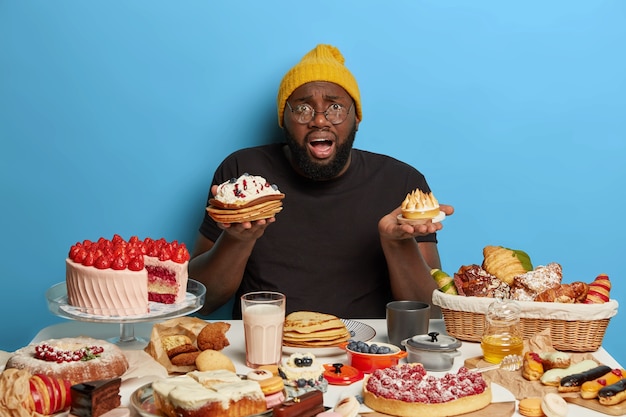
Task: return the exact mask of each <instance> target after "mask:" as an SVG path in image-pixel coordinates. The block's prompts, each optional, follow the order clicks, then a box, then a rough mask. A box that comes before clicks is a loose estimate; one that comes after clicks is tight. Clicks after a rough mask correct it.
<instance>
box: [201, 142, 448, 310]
mask: <svg viewBox="0 0 626 417" xmlns="http://www.w3.org/2000/svg"><path fill="white" fill-rule="evenodd" d="M282 147H283V145H281V144H272V145H264V146H259V147H254V148H247V149H243V150H240V151H237V152H235V153H233V154H231V155H230V156H228V157H227V158H226V159H225V160H224V161H223V162H222V164H221V165H220V166H219V167H218V169H217V170H216V172H215V176H214V178H213V183H212V184H221V183H223V182H225V181H227V180H229V179H231V178H237V177H239V176H240V175H242V174H244V173H246V172H247V173H249V174H251V175H260V176H262V177H265V178H266V179H267V180H268V181H269V182H270V183H272V184H276V185H277V186H278V188H279V190H280V191H281V192H282V193H284V194H285V199H284V200H283V210H282V211H281V212H280V213H278V214H277V215H276V222H274V223H273V224H271V225H269V226H268V227H267V229H265V233H264V234H263V236H262V237H261V238H260V239H258V240H257V242H256V244H255V246H254V249H253V251H252V254H251V255H250V258H249V259H248V263H247V266H246V269H245V273H244V277H243V281H242V283H241V285H240V287H239V290H238V291H237V297H239V296H241V294H244V293H246V292H250V291H259V290H273V291H279V292H282V293H283V294H285V295H286V296H287V313H289V312H292V311H300V310H309V311H319V312H324V313H329V314H333V315H336V316H337V317H342V318H384V317H385V305H386V303H387V302H388V301H391V299H392V297H391V288H390V285H389V274H388V270H387V264H386V261H385V256H384V254H383V251H382V247H381V245H380V236H379V233H378V222H379V220H380V219H381V218H382V217H383V216H384V215H386V214H389V213H390V212H391V211H392V210H394V209H395V208H397V207H398V206H399V205H400V203H401V202H402V201H403V200H404V198H405V197H406V195H407V194H408V193H409V192H411V191H412V190H414V189H416V188H420V189H422V190H423V191H424V192H430V188H429V187H428V184H427V182H426V179H425V178H424V176H423V175H422V174H421V173H420V172H419V171H417V170H416V169H415V168H413V167H411V166H409V165H407V164H405V163H403V162H400V161H398V160H396V159H393V158H391V157H388V156H385V155H380V154H375V153H371V152H366V151H361V150H357V149H353V150H352V159H351V163H350V166H349V168H348V170H347V171H346V173H345V174H344V175H342V176H341V177H339V178H336V179H333V180H330V181H322V182H320V181H311V180H308V179H306V178H304V177H302V176H300V175H298V174H296V173H295V171H294V170H293V168H292V167H291V166H290V164H289V162H288V161H287V159H286V157H285V155H284V153H283V150H282ZM209 197H210V195H209ZM207 205H208V203H207ZM200 233H202V235H204V236H205V237H206V238H207V239H209V240H212V241H214V242H215V241H216V240H217V238H218V237H219V235H220V233H222V230H221V229H219V228H218V227H217V225H216V224H215V222H214V221H213V220H212V219H211V218H210V217H209V216H208V215H206V214H205V218H204V221H203V223H202V225H201V227H200ZM417 240H418V241H427V242H436V234H432V235H428V236H424V237H420V238H418V239H417ZM207 291H210V288H209V289H207ZM240 307H241V306H240V303H239V302H238V299H237V300H236V302H235V304H234V307H233V317H234V318H241V311H240Z"/></svg>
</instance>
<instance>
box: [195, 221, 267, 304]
mask: <svg viewBox="0 0 626 417" xmlns="http://www.w3.org/2000/svg"><path fill="white" fill-rule="evenodd" d="M254 244H255V242H254V241H241V240H236V239H232V238H230V237H229V236H228V234H226V233H222V235H221V236H220V237H219V238H218V239H217V241H216V242H215V244H214V245H213V247H212V248H211V249H209V250H207V251H206V252H203V253H201V254H199V255H196V256H194V258H193V259H191V260H190V261H189V277H190V278H192V279H195V280H197V281H200V282H201V283H203V284H204V285H205V286H206V288H207V292H206V296H205V302H204V306H203V307H202V309H200V312H201V313H202V314H209V313H211V312H213V311H215V310H216V309H218V308H219V307H221V306H222V305H224V304H225V303H226V302H227V301H228V300H229V299H230V298H231V297H232V296H233V295H234V294H235V292H236V291H237V288H239V284H240V283H241V279H242V278H243V273H244V270H245V267H246V263H247V261H248V257H249V256H250V253H252V249H253V248H254Z"/></svg>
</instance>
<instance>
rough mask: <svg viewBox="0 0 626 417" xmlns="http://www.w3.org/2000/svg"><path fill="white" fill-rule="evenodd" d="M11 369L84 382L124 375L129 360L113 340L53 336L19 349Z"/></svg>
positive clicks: (72, 381) (10, 366) (10, 359)
mask: <svg viewBox="0 0 626 417" xmlns="http://www.w3.org/2000/svg"><path fill="white" fill-rule="evenodd" d="M10 368H16V369H24V370H27V371H29V372H30V373H31V374H32V375H35V374H44V375H47V376H49V377H53V378H59V379H62V380H67V381H71V383H72V384H80V383H83V382H88V381H97V380H101V379H109V378H117V377H120V376H122V375H123V374H124V373H125V372H126V370H127V369H128V361H127V359H126V356H124V354H123V353H122V351H121V350H120V348H119V347H117V346H116V345H114V344H112V343H109V342H107V341H105V340H99V339H93V338H89V337H74V338H61V339H49V340H45V341H42V342H40V343H36V344H31V345H28V346H25V347H23V348H21V349H18V350H16V351H15V353H14V354H13V356H11V357H10V358H9V360H8V361H7V363H6V369H10Z"/></svg>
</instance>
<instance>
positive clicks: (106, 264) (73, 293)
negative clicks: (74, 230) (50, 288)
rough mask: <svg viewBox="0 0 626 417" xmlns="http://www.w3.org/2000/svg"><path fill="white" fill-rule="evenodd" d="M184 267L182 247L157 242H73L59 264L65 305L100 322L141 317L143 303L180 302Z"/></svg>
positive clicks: (184, 283)
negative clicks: (62, 271)
mask: <svg viewBox="0 0 626 417" xmlns="http://www.w3.org/2000/svg"><path fill="white" fill-rule="evenodd" d="M188 264H189V251H188V250H187V247H186V246H185V244H184V243H178V242H177V241H172V242H167V241H166V240H165V239H163V238H161V239H158V240H154V239H151V238H146V239H144V240H140V239H139V238H138V237H136V236H133V237H131V238H130V239H129V240H128V241H126V240H124V239H123V238H122V237H121V236H119V235H114V236H113V238H112V239H110V240H109V239H105V238H100V239H98V240H97V241H95V242H92V241H90V240H84V241H82V242H77V243H76V244H74V245H72V247H71V248H70V251H69V255H68V258H67V259H66V260H65V266H66V268H65V271H66V275H65V282H66V285H67V298H68V304H69V305H71V306H74V307H79V308H80V310H81V311H83V312H85V313H88V314H95V315H101V316H122V317H123V316H133V315H141V314H146V313H148V312H149V301H153V302H157V303H164V304H175V303H179V302H181V301H183V300H184V299H185V296H186V294H187V280H188V274H187V266H188Z"/></svg>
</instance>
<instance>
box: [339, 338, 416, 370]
mask: <svg viewBox="0 0 626 417" xmlns="http://www.w3.org/2000/svg"><path fill="white" fill-rule="evenodd" d="M341 347H342V349H345V351H346V354H347V355H348V360H349V361H350V365H351V366H353V367H355V368H356V369H358V370H359V371H361V372H364V373H370V374H371V373H372V372H374V371H375V370H377V369H384V368H389V367H390V366H396V365H397V364H398V362H399V361H400V359H402V358H405V357H406V356H407V352H406V351H404V350H402V349H400V348H399V347H398V346H395V345H390V344H389V343H377V342H369V343H366V342H362V341H354V340H350V341H348V342H346V343H343V344H342V345H341Z"/></svg>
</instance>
